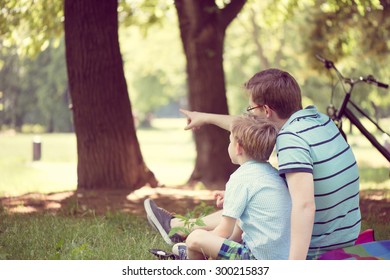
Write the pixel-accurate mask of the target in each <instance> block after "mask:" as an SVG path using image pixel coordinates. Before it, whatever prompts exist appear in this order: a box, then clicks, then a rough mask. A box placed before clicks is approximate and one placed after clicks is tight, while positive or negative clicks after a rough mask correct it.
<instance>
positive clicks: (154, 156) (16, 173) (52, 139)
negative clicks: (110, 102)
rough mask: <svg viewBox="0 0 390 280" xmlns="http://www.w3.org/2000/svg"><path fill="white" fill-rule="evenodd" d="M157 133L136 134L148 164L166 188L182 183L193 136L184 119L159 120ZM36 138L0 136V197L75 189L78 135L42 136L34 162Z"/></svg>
mask: <svg viewBox="0 0 390 280" xmlns="http://www.w3.org/2000/svg"><path fill="white" fill-rule="evenodd" d="M154 125H155V127H156V129H141V130H138V132H137V137H138V140H139V142H140V146H141V151H142V154H143V157H144V160H145V162H146V164H147V166H148V167H149V168H150V169H151V170H152V171H153V172H154V174H155V175H156V177H157V179H158V180H159V181H160V182H162V183H163V184H166V185H179V184H184V183H185V182H186V180H187V179H188V178H189V177H190V175H191V172H192V167H193V162H194V158H195V149H194V144H193V141H192V134H191V133H190V132H188V131H184V129H183V128H184V125H185V120H184V119H172V120H159V119H157V120H155V121H154ZM34 137H36V136H35V135H32V134H17V135H13V134H8V135H7V134H0V196H15V195H20V194H24V193H26V192H27V193H28V192H42V193H50V192H59V191H67V190H75V189H76V186H77V164H76V162H77V150H76V137H75V135H74V134H43V135H40V136H39V137H40V138H41V143H42V144H41V145H42V159H41V160H40V161H35V162H33V161H32V146H33V144H32V141H33V139H34Z"/></svg>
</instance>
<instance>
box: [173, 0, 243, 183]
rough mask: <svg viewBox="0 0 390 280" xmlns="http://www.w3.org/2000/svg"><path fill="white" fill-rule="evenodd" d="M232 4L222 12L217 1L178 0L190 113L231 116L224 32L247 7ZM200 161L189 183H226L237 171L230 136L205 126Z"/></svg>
mask: <svg viewBox="0 0 390 280" xmlns="http://www.w3.org/2000/svg"><path fill="white" fill-rule="evenodd" d="M245 2H246V1H245V0H233V1H231V2H230V4H228V5H226V6H225V8H223V9H220V8H218V6H217V5H216V4H215V1H214V0H175V6H176V10H177V14H178V18H179V25H180V34H181V39H182V43H183V48H184V52H185V56H186V60H187V76H188V90H189V92H188V96H189V106H190V108H189V109H190V110H194V111H201V112H209V113H215V114H228V113H229V112H228V106H227V100H226V88H225V78H224V71H223V44H224V38H225V31H226V28H227V26H228V25H229V24H230V22H231V21H232V20H233V19H234V18H235V17H236V15H237V14H238V12H239V11H240V10H241V8H242V7H243V5H244V4H245ZM194 138H195V145H196V150H197V157H196V162H195V168H194V171H193V173H192V175H191V177H190V181H202V182H203V183H204V184H206V185H207V186H208V187H211V188H212V187H213V186H219V185H220V183H221V182H223V183H225V182H226V181H227V180H228V178H229V176H230V174H231V173H232V172H233V171H234V170H235V169H236V168H237V167H236V166H234V165H233V164H232V163H231V160H230V158H229V155H228V152H227V147H228V144H229V134H228V132H226V131H224V130H222V129H220V128H217V127H214V126H204V127H202V129H201V130H199V131H197V132H196V133H195V134H194Z"/></svg>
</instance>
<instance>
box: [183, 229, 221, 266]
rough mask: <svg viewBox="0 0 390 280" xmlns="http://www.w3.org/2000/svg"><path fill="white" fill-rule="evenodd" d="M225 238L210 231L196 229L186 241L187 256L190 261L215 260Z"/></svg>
mask: <svg viewBox="0 0 390 280" xmlns="http://www.w3.org/2000/svg"><path fill="white" fill-rule="evenodd" d="M224 241H225V238H222V237H220V236H217V235H215V234H213V233H211V232H210V231H207V230H203V229H198V230H195V231H193V232H192V233H190V235H188V237H187V240H186V245H187V256H188V259H190V260H204V259H207V258H209V257H211V258H212V259H216V258H217V256H218V253H219V251H220V249H221V247H222V244H223V242H224Z"/></svg>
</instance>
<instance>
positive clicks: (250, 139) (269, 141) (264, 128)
mask: <svg viewBox="0 0 390 280" xmlns="http://www.w3.org/2000/svg"><path fill="white" fill-rule="evenodd" d="M231 133H232V136H233V137H234V139H235V140H236V141H237V143H238V144H239V145H240V146H241V147H242V148H243V149H244V151H245V153H246V154H247V156H249V157H250V158H252V159H254V160H257V161H262V162H265V161H268V159H269V157H270V156H271V154H272V151H273V149H274V146H275V143H276V136H277V135H278V128H277V127H276V126H275V125H274V124H273V123H271V122H270V121H269V120H268V119H266V118H261V117H258V116H254V115H245V116H241V117H238V118H236V119H235V120H234V121H233V123H232V126H231Z"/></svg>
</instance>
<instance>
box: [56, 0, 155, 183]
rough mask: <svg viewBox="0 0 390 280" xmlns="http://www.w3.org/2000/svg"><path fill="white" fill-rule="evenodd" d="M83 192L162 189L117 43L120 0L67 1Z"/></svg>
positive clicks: (68, 52)
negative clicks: (147, 159)
mask: <svg viewBox="0 0 390 280" xmlns="http://www.w3.org/2000/svg"><path fill="white" fill-rule="evenodd" d="M64 5H65V7H64V10H65V43H66V62H67V71H68V80H69V90H70V95H71V98H72V111H73V118H74V128H75V132H76V137H77V153H78V166H77V175H78V186H77V187H78V189H128V190H134V189H137V188H139V187H141V186H144V185H145V184H150V185H152V186H156V185H157V181H156V179H155V177H154V175H153V173H152V172H151V171H150V170H149V169H148V168H147V167H146V165H145V163H144V160H143V157H142V154H141V151H140V147H139V143H138V140H137V136H136V133H135V126H134V123H133V116H132V110H131V104H130V100H129V96H128V92H127V86H126V80H125V77H124V72H123V63H122V58H121V53H120V48H119V40H118V19H117V17H118V15H117V5H118V2H117V0H105V1H94V0H83V1H79V0H65V4H64Z"/></svg>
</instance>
